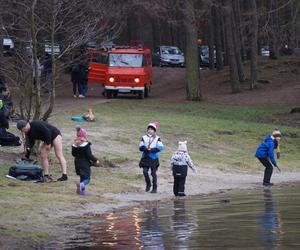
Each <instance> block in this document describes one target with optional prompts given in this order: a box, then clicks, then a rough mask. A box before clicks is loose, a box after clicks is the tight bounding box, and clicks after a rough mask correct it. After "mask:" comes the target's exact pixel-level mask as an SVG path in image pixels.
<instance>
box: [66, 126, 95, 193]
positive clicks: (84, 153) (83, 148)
mask: <svg viewBox="0 0 300 250" xmlns="http://www.w3.org/2000/svg"><path fill="white" fill-rule="evenodd" d="M72 155H73V156H74V158H75V159H74V165H75V171H76V174H77V175H79V176H80V182H79V183H76V186H77V190H76V192H77V194H80V195H85V187H86V185H88V184H89V183H90V180H91V166H92V165H93V164H94V165H98V164H99V160H98V159H97V158H96V157H95V156H94V155H93V154H92V150H91V143H90V142H89V141H88V140H87V139H86V131H85V130H83V129H80V128H79V129H77V138H76V139H75V141H74V144H73V145H72Z"/></svg>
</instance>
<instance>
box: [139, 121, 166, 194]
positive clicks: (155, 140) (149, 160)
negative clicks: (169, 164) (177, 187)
mask: <svg viewBox="0 0 300 250" xmlns="http://www.w3.org/2000/svg"><path fill="white" fill-rule="evenodd" d="M157 128H158V122H151V123H149V124H148V126H147V134H146V135H144V136H143V137H142V140H141V141H140V144H139V150H140V151H141V152H143V154H142V158H141V160H140V163H139V166H140V168H143V174H144V177H145V181H146V192H148V191H150V188H151V181H150V177H149V174H148V171H149V169H151V175H152V185H153V186H152V191H151V193H157V174H156V171H157V169H158V167H159V158H158V152H161V151H162V150H163V149H164V146H163V144H162V142H161V140H160V138H159V136H158V135H157V134H156V130H157Z"/></svg>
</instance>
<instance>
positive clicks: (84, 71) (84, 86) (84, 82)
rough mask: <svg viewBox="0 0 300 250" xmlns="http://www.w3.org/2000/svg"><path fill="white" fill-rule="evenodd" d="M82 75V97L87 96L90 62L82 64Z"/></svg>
mask: <svg viewBox="0 0 300 250" xmlns="http://www.w3.org/2000/svg"><path fill="white" fill-rule="evenodd" d="M80 72H81V73H80V76H81V80H80V81H81V95H82V97H86V95H87V91H88V89H89V87H88V64H87V63H82V64H81V66H80Z"/></svg>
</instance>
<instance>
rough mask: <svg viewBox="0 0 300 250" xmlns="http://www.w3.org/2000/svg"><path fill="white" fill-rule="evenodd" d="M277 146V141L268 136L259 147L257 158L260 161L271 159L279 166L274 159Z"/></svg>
mask: <svg viewBox="0 0 300 250" xmlns="http://www.w3.org/2000/svg"><path fill="white" fill-rule="evenodd" d="M277 145H278V144H277V141H276V140H275V139H272V137H271V135H267V136H266V138H265V139H264V141H263V143H262V144H260V145H259V146H258V148H257V150H256V154H255V156H256V157H257V158H260V159H264V158H269V159H270V160H271V162H272V164H273V165H274V166H277V163H276V160H275V158H274V149H275V148H276V147H277Z"/></svg>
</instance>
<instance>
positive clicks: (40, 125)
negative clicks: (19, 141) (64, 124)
mask: <svg viewBox="0 0 300 250" xmlns="http://www.w3.org/2000/svg"><path fill="white" fill-rule="evenodd" d="M17 128H18V129H19V130H20V131H21V132H22V133H24V134H25V135H26V138H27V140H28V144H27V145H28V148H27V150H26V155H25V157H26V158H29V157H30V153H31V149H32V148H33V146H34V144H35V141H36V140H40V141H42V142H43V145H42V146H41V148H40V152H39V155H40V160H41V162H40V163H41V165H42V167H43V170H44V181H45V182H49V181H53V179H52V177H51V176H50V175H49V161H48V157H49V153H50V150H51V148H54V152H55V155H56V158H57V159H58V160H59V163H60V166H61V171H62V176H61V177H60V178H58V179H57V180H58V181H66V180H68V176H67V162H66V159H65V157H64V155H63V150H62V136H61V133H60V131H59V130H58V129H57V128H56V127H54V126H53V125H51V124H49V123H47V122H44V121H32V122H27V121H24V120H19V121H18V122H17Z"/></svg>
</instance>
